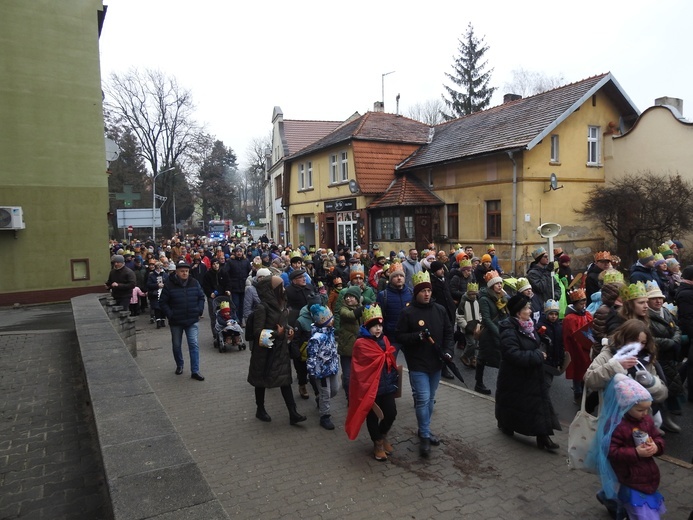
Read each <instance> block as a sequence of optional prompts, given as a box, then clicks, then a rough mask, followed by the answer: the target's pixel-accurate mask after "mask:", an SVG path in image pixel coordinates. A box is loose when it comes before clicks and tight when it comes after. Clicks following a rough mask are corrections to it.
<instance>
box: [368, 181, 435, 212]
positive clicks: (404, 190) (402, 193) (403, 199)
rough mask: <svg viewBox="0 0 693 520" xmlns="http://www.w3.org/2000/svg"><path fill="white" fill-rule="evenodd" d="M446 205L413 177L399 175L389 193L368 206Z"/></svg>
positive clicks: (374, 207) (372, 207)
mask: <svg viewBox="0 0 693 520" xmlns="http://www.w3.org/2000/svg"><path fill="white" fill-rule="evenodd" d="M443 204H445V202H443V200H442V199H441V198H440V197H438V195H436V194H435V193H433V192H432V191H431V190H429V189H428V188H426V187H425V186H424V185H423V184H421V181H419V180H418V179H417V178H416V177H414V176H413V175H397V178H396V179H395V182H394V183H393V184H392V186H390V187H389V188H388V189H387V191H386V192H385V193H384V194H383V195H382V196H380V197H378V198H377V199H375V200H374V201H373V202H371V203H370V204H369V205H368V208H367V209H379V208H392V207H395V206H442V205H443Z"/></svg>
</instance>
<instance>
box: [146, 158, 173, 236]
mask: <svg viewBox="0 0 693 520" xmlns="http://www.w3.org/2000/svg"><path fill="white" fill-rule="evenodd" d="M171 170H175V167H174V166H172V167H171V168H168V169H166V170H161V171H160V172H159V173H157V174H156V175H154V178H153V179H152V242H154V244H155V245H156V178H157V177H158V176H159V175H161V174H162V173H166V172H170V171H171Z"/></svg>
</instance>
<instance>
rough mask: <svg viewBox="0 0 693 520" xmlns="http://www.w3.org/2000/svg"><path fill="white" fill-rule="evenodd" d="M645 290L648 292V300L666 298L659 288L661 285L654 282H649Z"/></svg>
mask: <svg viewBox="0 0 693 520" xmlns="http://www.w3.org/2000/svg"><path fill="white" fill-rule="evenodd" d="M645 289H646V290H647V297H648V298H664V295H663V294H662V290H661V289H660V288H659V284H658V283H657V282H652V281H649V280H648V281H647V282H646V283H645Z"/></svg>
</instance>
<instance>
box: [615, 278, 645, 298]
mask: <svg viewBox="0 0 693 520" xmlns="http://www.w3.org/2000/svg"><path fill="white" fill-rule="evenodd" d="M618 294H619V296H620V297H621V300H623V301H624V302H626V301H629V300H635V299H636V298H647V289H646V288H645V284H644V283H642V282H637V283H632V284H630V285H624V286H623V287H621V289H620V290H619V291H618Z"/></svg>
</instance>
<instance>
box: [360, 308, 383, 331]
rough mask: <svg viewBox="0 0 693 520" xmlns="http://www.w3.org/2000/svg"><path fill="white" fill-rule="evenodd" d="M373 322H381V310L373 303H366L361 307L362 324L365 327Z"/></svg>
mask: <svg viewBox="0 0 693 520" xmlns="http://www.w3.org/2000/svg"><path fill="white" fill-rule="evenodd" d="M375 322H377V323H382V322H383V311H382V309H381V308H380V306H378V305H376V304H373V305H366V307H364V309H363V324H364V325H365V326H366V328H368V327H370V326H371V325H373V324H374V323H375Z"/></svg>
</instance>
